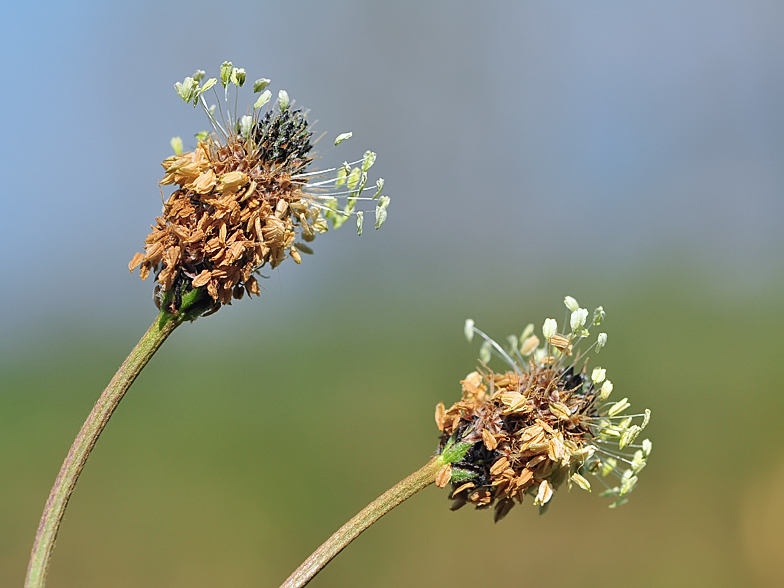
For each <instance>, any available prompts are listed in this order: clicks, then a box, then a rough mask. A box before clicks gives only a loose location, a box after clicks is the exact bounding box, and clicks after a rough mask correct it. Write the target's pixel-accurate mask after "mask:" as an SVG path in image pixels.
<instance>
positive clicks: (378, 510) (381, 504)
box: [280, 455, 445, 588]
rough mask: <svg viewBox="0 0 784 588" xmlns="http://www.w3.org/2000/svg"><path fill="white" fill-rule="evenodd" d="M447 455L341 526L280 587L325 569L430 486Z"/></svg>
mask: <svg viewBox="0 0 784 588" xmlns="http://www.w3.org/2000/svg"><path fill="white" fill-rule="evenodd" d="M444 463H445V461H444V458H443V456H440V455H438V456H436V457H434V458H433V459H431V460H430V461H429V462H428V463H427V464H426V465H425V466H424V467H422V468H421V469H420V470H417V471H416V472H414V473H413V474H411V475H410V476H408V477H407V478H406V479H405V480H403V481H401V482H398V483H397V484H395V485H394V486H393V487H392V488H390V489H389V490H387V491H386V492H384V493H383V494H382V495H381V496H379V497H378V498H376V500H374V501H373V502H371V503H370V504H369V505H368V506H366V507H365V508H364V509H363V510H362V511H360V513H359V514H358V515H356V516H355V517H354V518H353V519H351V520H350V521H349V522H347V523H346V524H345V525H343V526H342V527H340V529H338V530H337V531H336V532H335V533H334V534H333V535H332V537H330V538H329V539H327V540H326V541H325V542H324V543H323V544H322V545H321V547H319V548H318V549H317V550H316V551H314V552H313V554H312V555H311V556H310V557H309V558H308V559H306V560H305V561H304V562H303V564H302V565H301V566H299V567H298V568H297V570H296V571H295V572H294V573H293V574H291V576H289V578H288V580H286V581H285V582H283V584H281V587H280V588H301V587H302V586H305V585H306V584H307V583H308V582H310V581H311V580H312V579H313V577H314V576H315V575H316V574H318V573H319V572H320V571H321V569H322V568H323V567H324V566H325V565H327V564H328V563H329V562H330V561H332V559H333V558H334V557H335V556H336V555H337V554H338V553H340V552H341V551H342V550H343V549H344V548H345V547H346V546H347V545H348V544H349V543H351V542H352V541H353V540H354V539H356V538H357V537H358V536H359V534H360V533H362V531H364V530H365V529H367V528H368V527H369V526H370V525H372V524H373V523H375V522H376V521H377V520H378V519H380V518H381V517H382V516H384V515H385V514H387V513H388V512H389V511H390V510H392V509H393V508H395V507H396V506H397V505H398V504H400V503H401V502H403V501H405V500H407V499H408V498H411V497H412V496H413V495H414V494H416V493H417V492H419V491H420V490H421V489H422V488H425V487H426V486H429V485H430V484H432V483H433V482H434V481H435V479H436V474H437V473H438V471H439V470H440V469H441V468H442V467H443V466H444Z"/></svg>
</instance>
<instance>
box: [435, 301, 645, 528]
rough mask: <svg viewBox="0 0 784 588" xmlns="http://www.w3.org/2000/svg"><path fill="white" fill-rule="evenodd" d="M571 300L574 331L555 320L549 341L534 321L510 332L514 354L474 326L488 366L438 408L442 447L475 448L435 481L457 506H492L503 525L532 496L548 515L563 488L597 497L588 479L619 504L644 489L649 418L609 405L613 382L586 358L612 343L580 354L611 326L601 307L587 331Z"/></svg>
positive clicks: (547, 329) (470, 326) (470, 328)
mask: <svg viewBox="0 0 784 588" xmlns="http://www.w3.org/2000/svg"><path fill="white" fill-rule="evenodd" d="M564 302H565V304H566V307H567V309H568V311H569V313H568V314H569V317H568V320H567V322H566V325H567V326H568V327H569V332H568V334H563V333H561V332H559V329H558V323H557V321H555V319H547V320H545V321H544V325H543V328H542V337H543V338H542V339H541V340H540V339H539V337H538V336H537V335H536V334H535V333H534V326H533V325H532V324H530V325H528V326H527V327H526V328H525V330H524V331H523V333H522V335H521V336H520V337H519V338H518V337H517V336H515V335H512V336H510V337H509V338H508V340H507V341H508V345H507V346H506V348H504V347H502V346H501V345H499V344H498V343H496V342H495V341H493V340H492V339H490V338H489V337H488V336H487V335H485V334H484V333H483V332H482V331H480V330H479V329H477V328H476V327H475V326H474V323H473V321H470V320H469V321H467V322H466V336H467V337H468V339H469V340H471V338H472V337H473V335H474V334H477V335H479V336H480V337H481V338H482V339H484V343H483V345H482V348H481V350H480V359H481V367H480V368H479V369H478V370H477V371H474V372H471V373H470V374H468V375H467V376H466V378H465V379H464V380H463V381H462V382H461V384H462V398H461V399H460V401H458V402H457V403H455V404H454V405H452V406H451V407H450V408H449V409H447V408H446V407H445V406H444V404H443V403H439V404H438V406H437V407H436V424H437V426H438V428H439V430H440V431H441V438H440V448H441V449H440V451H443V450H444V448H445V447H448V446H451V445H453V444H454V443H456V442H469V443H472V445H471V446H470V448H469V449H468V451H467V453H466V454H465V456H464V457H463V459H462V460H460V461H456V462H454V463H452V464H449V465H448V466H445V469H446V470H447V471H444V472H441V473H440V475H439V477H438V478H437V483H438V485H439V486H442V487H443V486H446V485H447V484H448V483H451V486H452V492H451V494H450V496H451V497H452V498H453V500H454V502H453V506H452V508H453V510H455V509H457V508H460V507H461V506H463V505H464V504H466V503H471V504H474V505H475V506H476V507H477V508H488V507H490V506H491V505H493V504H494V505H495V511H494V512H495V520H496V521H498V520H500V519H502V518H503V517H504V516H506V514H507V513H508V512H509V511H510V510H511V509H512V507H513V506H514V505H515V504H516V503H519V502H522V501H523V499H524V497H525V496H526V495H528V496H529V497H531V499H532V501H533V504H534V505H536V506H539V507H540V509H541V512H544V511H545V510H546V509H547V507H548V506H549V504H550V501H551V499H552V497H553V495H554V493H555V492H556V491H557V490H558V489H559V488H560V487H562V486H563V485H566V486H567V487H571V486H572V485H576V486H578V487H579V488H582V489H583V490H586V491H589V492H590V491H591V490H592V488H593V486H592V485H591V482H590V481H589V478H593V479H594V480H595V483H596V484H598V485H599V486H601V487H602V488H603V490H602V492H601V495H603V496H611V497H613V498H614V501H613V502H612V503H611V504H610V507H611V508H614V507H616V506H619V505H621V504H623V503H625V502H626V501H627V495H628V494H629V493H630V492H631V491H632V489H633V488H634V487H635V485H636V484H637V476H638V474H639V473H640V471H641V470H642V469H643V468H644V467H645V463H646V460H647V459H648V456H649V455H650V453H651V442H650V441H649V440H648V439H645V440H644V441H642V442H640V443H636V440H637V438H638V435H639V434H640V432H641V431H642V430H643V429H644V428H645V426H646V425H647V424H648V421H649V419H650V414H651V413H650V411H649V410H647V409H646V410H645V411H643V412H642V413H638V414H627V413H626V411H627V409H628V408H629V406H630V404H629V402H628V399H626V398H624V399H622V400H618V401H611V400H609V396H610V394H611V393H612V391H613V384H612V382H611V381H610V380H608V379H607V371H606V370H605V369H604V368H601V367H594V368H591V369H590V370H589V368H588V366H587V355H585V354H586V353H588V352H590V351H594V352H598V351H599V350H600V349H601V348H602V347H603V346H604V345H605V343H606V342H607V335H606V334H605V333H600V334H599V335H598V337H597V339H596V340H595V341H594V342H593V344H588V345H586V349H585V351H584V352H582V353H581V352H580V350H579V349H580V346H581V344H584V343H586V342H587V340H588V339H589V338H590V332H589V330H588V329H589V328H593V327H598V326H599V325H600V324H601V322H602V321H603V319H604V316H605V312H604V309H603V308H602V307H599V308H597V309H596V310H595V311H594V312H593V315H592V320H591V322H590V324H589V325H588V326H586V322H587V321H588V316H589V315H588V311H587V309H584V308H580V307H579V305H578V303H577V301H576V300H575V299H574V298H572V297H571V296H567V297H566V299H565V300H564ZM564 331H565V329H564ZM492 355H497V356H499V357H500V358H501V359H502V360H503V361H504V362H505V363H506V364H507V369H506V370H505V371H503V372H500V373H496V372H493V371H492V370H490V369H489V368H488V367H487V363H488V362H489V361H490V359H491V357H492Z"/></svg>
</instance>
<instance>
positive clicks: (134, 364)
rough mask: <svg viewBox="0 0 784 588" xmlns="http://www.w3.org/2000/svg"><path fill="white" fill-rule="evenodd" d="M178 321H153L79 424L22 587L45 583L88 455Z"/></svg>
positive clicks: (166, 317) (161, 318)
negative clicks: (66, 513)
mask: <svg viewBox="0 0 784 588" xmlns="http://www.w3.org/2000/svg"><path fill="white" fill-rule="evenodd" d="M181 322H182V319H180V320H177V319H176V318H174V317H172V316H171V315H167V314H165V313H161V315H159V317H157V318H156V319H155V322H154V323H153V324H152V326H151V327H150V328H149V329H148V330H147V332H146V333H145V334H144V336H143V337H142V338H141V340H140V341H139V343H138V344H137V345H136V347H134V348H133V351H131V353H130V355H128V357H127V358H126V359H125V361H124V362H123V364H122V365H121V366H120V369H119V370H117V373H116V374H114V377H113V378H112V381H111V382H109V385H108V386H107V387H106V389H105V390H104V391H103V394H101V397H100V398H99V399H98V402H96V403H95V406H94V407H93V410H92V412H90V415H89V416H88V417H87V420H86V421H85V422H84V425H82V429H81V430H80V431H79V434H78V435H77V436H76V439H75V440H74V442H73V445H71V450H70V451H69V452H68V456H67V457H66V458H65V461H64V462H63V465H62V467H61V468H60V473H59V474H58V475H57V479H56V480H55V482H54V486H53V487H52V491H51V493H50V494H49V499H48V500H47V501H46V506H45V507H44V512H43V515H42V516H41V522H40V523H39V524H38V532H37V533H36V535H35V543H34V544H33V551H32V554H31V555H30V564H29V565H28V567H27V578H26V580H25V588H42V587H43V585H44V583H45V582H46V572H47V570H48V568H49V560H50V559H51V557H52V550H53V549H54V543H55V540H56V539H57V531H58V530H59V529H60V522H61V521H62V519H63V514H64V513H65V507H66V506H67V505H68V499H69V498H70V496H71V493H72V492H73V489H74V486H76V481H77V480H78V478H79V474H80V473H81V472H82V468H84V464H85V463H87V458H88V457H89V456H90V452H91V451H92V449H93V447H94V446H95V443H96V441H98V437H99V436H100V434H101V432H102V431H103V429H104V427H105V426H106V423H108V422H109V419H110V418H111V416H112V413H113V412H114V410H115V409H116V408H117V405H118V404H120V400H122V398H123V396H124V395H125V392H126V391H127V390H128V388H130V387H131V384H133V382H134V380H135V379H136V376H138V375H139V373H140V372H141V371H142V369H144V366H146V365H147V362H149V361H150V359H151V358H152V356H153V355H154V354H155V352H156V351H157V350H158V348H159V347H160V346H161V345H162V344H163V342H164V341H165V340H166V338H167V337H168V336H169V335H170V334H171V333H172V331H174V329H176V328H177V326H178V325H179V324H180V323H181Z"/></svg>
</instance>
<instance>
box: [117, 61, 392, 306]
mask: <svg viewBox="0 0 784 588" xmlns="http://www.w3.org/2000/svg"><path fill="white" fill-rule="evenodd" d="M203 77H204V72H196V74H195V75H194V76H193V77H192V78H186V79H185V82H184V83H182V84H180V83H178V84H176V85H175V88H176V89H177V91H178V93H179V94H180V96H181V97H182V98H183V100H185V101H186V102H191V101H192V102H193V103H194V106H195V105H196V104H197V103H200V104H202V106H203V107H204V109H205V111H206V112H207V115H208V117H209V119H210V123H211V124H212V126H213V130H214V132H213V133H211V134H207V133H200V134H199V135H197V136H198V137H199V139H200V140H199V142H198V144H197V146H196V148H195V149H194V150H193V151H192V152H188V153H182V152H181V149H178V148H177V147H175V151H178V152H177V154H176V155H174V156H172V157H169V158H167V159H165V160H164V161H163V163H162V165H163V168H164V170H165V172H166V173H165V175H164V177H163V179H162V180H161V182H160V184H161V185H175V190H174V192H173V193H172V195H171V196H170V197H169V199H168V200H167V201H166V203H165V205H164V208H163V213H162V215H161V216H159V217H157V218H156V222H155V225H153V226H152V232H151V233H150V234H149V235H148V236H147V239H146V240H145V246H144V249H145V251H144V253H143V254H142V253H137V254H136V255H134V257H133V259H132V260H131V262H130V264H129V269H130V270H131V271H133V270H134V269H135V268H136V267H138V266H141V269H140V273H141V277H142V279H146V278H147V276H148V275H149V274H150V272H155V274H156V281H157V282H158V284H159V288H160V290H161V291H162V293H161V297H162V298H163V300H166V301H167V304H168V305H169V307H168V308H167V310H168V311H169V312H176V311H177V310H178V309H179V302H180V300H181V298H182V294H183V293H185V292H188V291H190V290H191V289H198V288H201V289H204V290H206V292H207V293H208V294H209V296H210V298H211V299H212V301H213V302H212V306H211V307H210V308H209V311H210V312H214V311H216V310H218V309H219V308H220V306H221V305H222V304H229V303H230V302H231V300H232V299H233V298H234V299H240V298H242V297H243V295H244V294H245V292H248V294H256V295H258V294H259V283H258V280H257V277H256V275H257V272H258V270H259V269H260V268H262V267H264V266H266V265H269V267H270V268H275V267H277V266H278V265H279V264H280V263H281V262H282V261H283V260H284V259H286V258H287V257H291V258H292V259H293V260H294V261H295V262H296V263H300V262H301V253H311V252H312V251H311V249H310V248H309V247H308V246H307V245H306V244H305V243H303V242H297V238H298V237H301V239H302V241H304V242H310V241H312V240H313V239H314V238H315V235H316V233H322V232H325V231H326V230H327V228H328V225H327V219H330V220H332V223H333V225H334V226H339V225H340V224H342V222H343V221H344V220H345V219H346V218H347V217H348V216H350V215H352V214H355V215H356V216H357V221H358V231H359V232H360V234H361V229H362V220H363V213H362V212H356V213H355V212H354V205H355V202H356V201H357V200H371V199H376V198H378V205H377V208H376V228H378V227H379V226H380V225H381V223H383V221H384V219H385V217H386V207H387V205H388V203H389V199H388V198H387V197H386V196H381V187H382V186H383V180H380V181H379V182H378V184H377V186H378V190H377V192H376V194H375V195H374V196H373V197H372V198H364V197H362V196H361V194H362V193H363V191H365V190H366V187H365V184H366V182H367V170H368V169H369V168H370V166H371V165H372V164H373V162H374V160H375V154H374V153H372V152H367V153H366V154H365V157H364V158H363V160H361V166H360V167H356V168H353V169H352V168H351V165H350V164H348V163H345V164H343V166H341V167H340V168H337V169H335V170H325V172H310V173H306V172H305V169H306V167H307V166H308V164H310V162H311V161H312V160H313V157H311V156H310V151H311V149H312V146H313V145H312V142H311V134H312V133H311V131H310V129H309V126H308V122H307V119H306V113H305V112H303V111H301V110H294V109H292V108H291V104H290V102H289V98H288V95H287V94H286V93H285V92H284V91H281V92H280V94H279V99H278V101H277V103H276V105H275V106H274V107H273V108H272V109H270V110H268V111H267V112H266V113H265V114H264V115H263V116H262V115H261V114H260V112H261V110H260V109H261V107H262V106H264V105H265V104H266V103H267V102H268V101H269V98H270V92H269V91H268V90H265V88H266V86H267V85H268V84H269V80H266V79H261V80H257V81H256V83H255V84H254V92H257V93H259V92H262V91H263V92H262V93H261V95H260V96H259V99H258V100H257V101H256V104H255V105H254V108H253V113H252V115H248V116H243V117H242V118H241V119H239V120H238V119H237V117H236V113H235V115H234V116H233V117H232V116H231V115H230V114H228V120H223V116H224V115H223V110H221V114H220V116H221V119H222V120H221V121H218V119H217V118H216V117H215V116H214V115H213V112H214V107H213V108H208V107H207V106H206V102H205V101H204V97H203V94H204V92H205V91H206V90H209V89H210V88H213V87H214V86H215V85H216V83H217V80H216V79H215V78H212V79H210V80H207V82H205V83H204V85H203V86H201V87H200V86H199V82H200V81H201V80H202V79H203ZM244 81H245V71H244V70H243V69H240V68H235V67H233V66H232V64H231V63H229V62H226V63H224V64H223V66H222V67H221V84H222V85H223V88H224V96H225V99H226V100H225V103H226V110H227V112H228V111H229V110H230V108H229V99H228V95H229V92H228V91H229V87H230V86H231V85H234V86H236V87H237V88H239V87H241V86H242V85H243V84H244ZM213 89H214V88H213ZM216 95H217V93H216ZM346 135H348V134H344V135H341V137H339V140H342V139H343V138H346ZM337 142H340V141H336V143H337ZM172 144H173V145H175V141H174V140H173V143H172ZM180 144H181V143H180ZM355 163H360V162H355ZM335 171H337V174H336V176H335V177H333V178H332V179H331V180H326V181H318V182H315V183H310V184H309V181H312V180H313V179H314V178H316V177H318V176H319V175H324V174H325V173H328V172H335ZM333 182H334V185H335V188H336V189H337V188H341V187H342V186H345V188H344V190H343V191H342V192H341V191H337V192H335V191H332V192H330V191H329V190H328V189H324V188H323V186H325V185H326V184H328V183H329V184H331V183H333ZM339 195H347V196H348V197H347V204H346V206H345V208H343V209H342V210H339V209H338V208H337V204H338V200H337V196H339ZM322 213H323V214H322Z"/></svg>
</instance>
